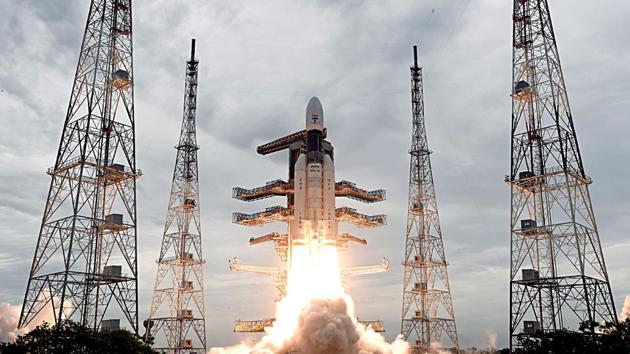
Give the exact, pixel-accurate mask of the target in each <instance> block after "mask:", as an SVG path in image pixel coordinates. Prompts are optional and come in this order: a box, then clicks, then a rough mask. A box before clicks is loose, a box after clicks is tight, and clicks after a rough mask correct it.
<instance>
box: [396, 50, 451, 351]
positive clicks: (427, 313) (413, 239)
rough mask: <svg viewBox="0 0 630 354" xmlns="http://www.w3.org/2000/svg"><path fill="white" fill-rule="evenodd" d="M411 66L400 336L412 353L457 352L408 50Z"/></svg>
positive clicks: (418, 84) (415, 69) (418, 78)
mask: <svg viewBox="0 0 630 354" xmlns="http://www.w3.org/2000/svg"><path fill="white" fill-rule="evenodd" d="M413 58H414V63H413V66H412V67H411V108H412V123H413V124H412V126H413V129H412V135H411V149H410V150H409V154H410V155H411V163H410V167H409V202H408V211H407V237H406V242H405V261H404V263H403V266H404V278H403V306H402V321H401V333H402V335H403V338H404V339H405V340H407V341H408V342H410V344H411V346H412V350H413V352H414V353H426V352H430V351H431V344H432V343H437V344H440V345H444V344H446V343H443V342H442V339H446V340H447V341H448V342H450V344H451V345H452V346H453V348H454V351H455V352H457V353H459V340H458V338H457V326H456V324H455V310H454V309H453V301H452V298H451V288H450V284H449V281H448V272H447V265H448V264H447V262H446V254H445V252H444V245H443V243H442V229H441V228H440V218H439V214H438V208H437V200H436V197H435V186H434V184H433V172H432V170H431V158H430V154H431V151H430V150H429V144H428V141H427V134H426V130H425V121H424V99H423V90H422V68H421V67H420V66H418V53H417V48H416V46H414V47H413Z"/></svg>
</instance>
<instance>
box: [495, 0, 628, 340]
mask: <svg viewBox="0 0 630 354" xmlns="http://www.w3.org/2000/svg"><path fill="white" fill-rule="evenodd" d="M513 4H514V8H513V9H514V13H513V16H512V19H513V41H512V50H513V55H512V61H513V63H512V64H513V69H512V84H513V86H512V130H511V135H512V153H511V166H510V174H509V175H508V176H506V182H507V183H508V184H509V186H510V188H511V191H512V212H511V216H510V230H511V267H510V268H511V274H510V289H511V293H510V294H511V295H510V339H511V347H514V346H515V345H516V340H517V339H518V337H519V336H528V335H532V334H535V333H536V332H537V331H543V332H552V331H557V330H561V329H565V328H569V327H572V328H574V329H576V328H578V326H579V324H580V323H581V322H587V321H588V323H589V324H590V329H591V331H594V326H593V325H592V323H593V321H597V322H600V321H613V322H615V321H616V316H615V306H614V303H613V297H612V292H611V289H610V282H609V280H608V273H607V271H606V265H605V263H604V255H603V253H602V247H601V244H600V239H599V234H598V231H597V225H596V222H595V215H594V213H593V208H592V205H591V199H590V196H589V190H588V186H589V185H590V184H591V182H592V181H591V179H590V178H589V177H588V176H587V175H586V172H585V170H584V165H583V164H582V157H581V155H580V148H579V145H578V141H577V136H576V133H575V127H574V125H573V116H572V115H571V110H570V108H569V100H568V98H567V91H566V87H565V84H564V77H563V74H562V69H561V67H560V56H559V54H558V48H557V45H556V37H555V34H554V32H553V26H552V24H551V16H550V13H549V6H548V3H547V0H514V2H513Z"/></svg>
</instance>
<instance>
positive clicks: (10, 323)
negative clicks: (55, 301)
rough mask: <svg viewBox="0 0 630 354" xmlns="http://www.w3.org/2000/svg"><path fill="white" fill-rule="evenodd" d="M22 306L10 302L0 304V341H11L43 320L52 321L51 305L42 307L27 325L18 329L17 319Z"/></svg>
mask: <svg viewBox="0 0 630 354" xmlns="http://www.w3.org/2000/svg"><path fill="white" fill-rule="evenodd" d="M21 309H22V307H21V306H17V305H11V304H1V305H0V342H12V341H14V340H15V338H17V336H19V335H22V334H25V333H28V332H30V331H31V330H32V329H33V328H35V327H37V326H39V325H40V324H42V323H44V322H49V323H50V322H53V321H54V316H53V313H52V307H50V306H48V307H46V308H44V309H43V310H42V311H41V312H40V313H39V314H38V315H37V316H35V318H34V319H33V321H31V323H30V324H29V326H27V327H23V328H20V329H18V328H17V325H18V320H19V319H20V312H21Z"/></svg>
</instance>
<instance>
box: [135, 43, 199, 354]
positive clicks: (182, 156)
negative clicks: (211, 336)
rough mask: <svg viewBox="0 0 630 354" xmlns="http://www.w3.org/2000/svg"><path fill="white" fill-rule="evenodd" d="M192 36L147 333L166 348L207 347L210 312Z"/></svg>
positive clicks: (175, 350)
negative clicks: (207, 307) (206, 292)
mask: <svg viewBox="0 0 630 354" xmlns="http://www.w3.org/2000/svg"><path fill="white" fill-rule="evenodd" d="M198 65H199V61H198V60H197V59H195V40H194V39H193V40H192V45H191V50H190V59H189V60H188V61H187V62H186V86H185V90H184V117H183V120H182V128H181V134H180V137H179V143H178V144H177V146H176V147H175V148H176V149H177V158H176V160H175V170H174V172H173V184H172V185H171V196H170V199H169V203H168V212H167V213H166V222H165V224H164V236H163V237H162V247H161V250H160V258H159V259H158V261H157V263H158V272H157V275H156V279H155V287H154V288H153V301H152V304H151V310H150V314H149V319H148V320H147V321H146V322H145V325H146V328H147V332H146V334H145V339H146V340H147V341H148V342H151V341H153V342H154V345H153V346H154V349H156V350H159V351H167V352H168V353H176V354H180V353H199V352H203V353H205V352H206V316H205V308H204V292H203V289H204V281H203V264H204V263H205V261H204V259H203V256H202V252H201V250H202V247H201V220H200V217H199V169H198V165H197V150H199V146H197V127H196V122H195V120H196V112H197V75H198Z"/></svg>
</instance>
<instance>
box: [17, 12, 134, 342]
mask: <svg viewBox="0 0 630 354" xmlns="http://www.w3.org/2000/svg"><path fill="white" fill-rule="evenodd" d="M132 58H133V53H132V21H131V0H92V2H91V5H90V11H89V14H88V19H87V25H86V27H85V33H84V34H83V43H82V45H81V53H80V55H79V63H78V65H77V70H76V74H75V78H74V84H73V87H72V93H71V95H70V103H69V105H68V111H67V114H66V118H65V121H64V126H63V131H62V135H61V141H60V143H59V149H58V151H57V159H56V160H55V165H54V167H52V168H50V169H49V170H48V174H49V175H50V176H51V178H52V180H51V183H50V189H49V191H48V199H47V201H46V207H45V209H44V215H43V217H42V224H41V228H40V231H39V237H38V239H37V246H36V248H35V255H34V257H33V263H32V266H31V271H30V274H29V280H28V285H27V288H26V294H25V296H24V303H23V306H22V313H21V315H20V320H19V323H18V327H20V328H21V327H24V326H27V325H29V324H31V322H32V321H33V320H34V319H35V318H36V317H37V315H38V314H39V313H41V312H42V311H44V310H45V309H50V308H51V307H52V312H53V314H54V322H55V323H59V322H61V321H62V320H64V319H70V320H74V321H76V322H79V323H81V324H83V325H86V326H88V327H91V328H94V329H98V328H101V329H103V330H109V329H116V328H118V327H119V326H120V319H121V318H123V319H124V320H126V322H127V323H128V325H129V326H131V328H130V329H131V330H132V331H133V332H136V333H137V331H138V311H137V306H138V303H137V300H138V290H137V289H138V287H137V285H138V281H137V275H138V272H137V257H136V256H137V252H136V244H137V240H136V179H137V178H138V177H139V176H140V175H141V173H140V170H138V169H137V168H136V151H135V120H134V102H133V90H134V85H133V84H134V82H133V78H134V76H133V59H132ZM106 317H107V318H106ZM112 317H117V318H112Z"/></svg>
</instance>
